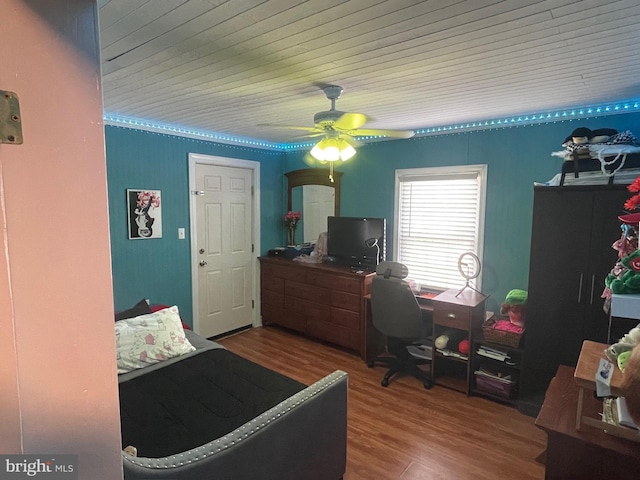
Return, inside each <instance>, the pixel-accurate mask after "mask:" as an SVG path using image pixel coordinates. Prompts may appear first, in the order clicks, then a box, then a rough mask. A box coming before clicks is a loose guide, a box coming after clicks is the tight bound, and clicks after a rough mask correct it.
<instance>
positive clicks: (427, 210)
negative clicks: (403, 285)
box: [394, 165, 487, 289]
mask: <svg viewBox="0 0 640 480" xmlns="http://www.w3.org/2000/svg"><path fill="white" fill-rule="evenodd" d="M486 171H487V167H486V165H470V166H463V167H442V168H421V169H411V170H397V171H396V205H395V207H396V213H395V223H396V225H395V236H396V238H395V242H394V245H395V250H396V255H395V258H396V259H397V261H398V262H400V263H403V264H405V265H406V266H407V267H408V268H409V277H410V278H412V279H414V280H417V281H419V282H420V284H421V286H422V287H423V288H425V287H426V288H433V289H447V288H456V287H461V286H463V285H464V284H465V281H466V280H465V279H464V277H463V276H462V275H461V274H460V271H459V270H458V258H459V257H460V255H461V254H462V253H464V252H473V253H475V254H476V255H477V256H478V257H479V258H480V260H482V239H483V236H484V231H483V230H484V229H483V226H484V203H485V184H486ZM481 278H482V277H481V276H480V277H478V278H477V279H475V280H473V281H472V282H471V285H472V286H473V287H474V288H477V289H480V287H481V285H480V284H481Z"/></svg>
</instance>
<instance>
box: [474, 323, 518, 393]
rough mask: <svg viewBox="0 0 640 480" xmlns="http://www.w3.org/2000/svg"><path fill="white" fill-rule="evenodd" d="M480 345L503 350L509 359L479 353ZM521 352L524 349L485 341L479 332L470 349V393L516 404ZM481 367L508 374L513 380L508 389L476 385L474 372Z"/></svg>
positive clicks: (476, 380) (504, 374)
mask: <svg viewBox="0 0 640 480" xmlns="http://www.w3.org/2000/svg"><path fill="white" fill-rule="evenodd" d="M480 347H488V348H490V349H493V350H497V351H499V352H504V354H505V355H506V356H507V357H508V359H509V360H508V361H507V360H499V359H496V358H491V357H487V356H484V355H481V354H479V353H478V350H479V349H480ZM523 353H524V351H523V349H521V348H514V347H508V346H505V345H500V344H497V343H492V342H487V341H485V340H484V337H483V336H482V334H480V335H479V338H477V339H476V340H475V341H474V343H473V349H472V351H471V354H472V357H471V361H472V368H473V372H474V375H473V379H472V382H471V393H473V394H474V395H480V396H483V397H487V398H490V399H492V400H497V401H499V402H503V403H507V404H509V405H516V404H517V402H518V400H517V399H518V387H519V383H520V371H521V370H522V356H523ZM481 368H485V369H487V370H490V371H492V372H496V373H500V374H502V375H503V376H506V375H509V376H510V377H511V379H512V381H513V383H512V384H511V387H510V389H509V390H508V391H500V390H499V389H497V388H496V389H493V388H491V386H485V387H484V388H483V387H482V385H478V378H477V375H476V374H475V372H476V371H478V370H479V369H481ZM492 390H493V391H492Z"/></svg>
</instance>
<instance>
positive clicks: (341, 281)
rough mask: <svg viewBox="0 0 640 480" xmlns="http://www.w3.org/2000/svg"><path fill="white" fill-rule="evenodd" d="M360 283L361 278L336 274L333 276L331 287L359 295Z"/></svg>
mask: <svg viewBox="0 0 640 480" xmlns="http://www.w3.org/2000/svg"><path fill="white" fill-rule="evenodd" d="M361 284H362V280H361V279H360V278H358V277H341V276H336V277H334V278H333V282H332V283H331V288H333V289H334V290H340V291H342V292H349V293H354V294H356V295H360V288H361V287H360V286H361Z"/></svg>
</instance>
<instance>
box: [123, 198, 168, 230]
mask: <svg viewBox="0 0 640 480" xmlns="http://www.w3.org/2000/svg"><path fill="white" fill-rule="evenodd" d="M160 197H161V194H160V190H141V189H127V213H128V215H127V226H128V231H129V239H130V240H141V239H149V238H162V203H161V200H160Z"/></svg>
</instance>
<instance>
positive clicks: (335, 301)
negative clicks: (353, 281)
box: [331, 290, 362, 312]
mask: <svg viewBox="0 0 640 480" xmlns="http://www.w3.org/2000/svg"><path fill="white" fill-rule="evenodd" d="M331 305H333V306H334V307H340V308H344V309H345V310H351V311H352V312H360V310H361V305H362V299H361V298H360V296H359V295H354V294H353V293H345V292H339V291H336V290H333V291H332V292H331Z"/></svg>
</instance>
